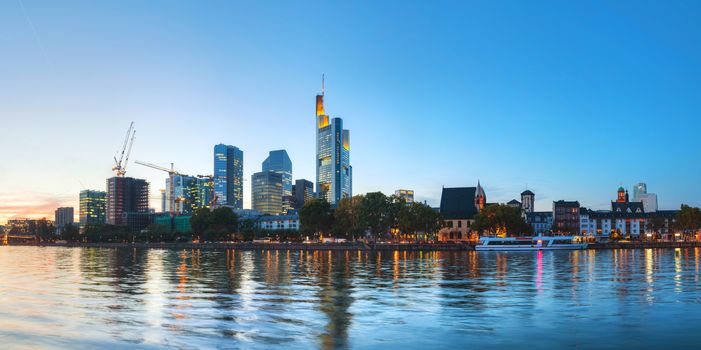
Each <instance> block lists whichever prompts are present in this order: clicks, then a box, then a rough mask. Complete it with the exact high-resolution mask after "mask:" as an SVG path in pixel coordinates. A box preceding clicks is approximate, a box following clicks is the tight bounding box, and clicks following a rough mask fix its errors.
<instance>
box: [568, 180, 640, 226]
mask: <svg viewBox="0 0 701 350" xmlns="http://www.w3.org/2000/svg"><path fill="white" fill-rule="evenodd" d="M638 185H640V184H638ZM638 185H636V188H635V189H634V190H639V189H640V188H639V187H638ZM640 195H642V193H638V196H640ZM649 218H650V215H649V214H647V213H646V212H645V208H644V206H643V203H642V202H637V201H633V202H631V201H630V200H629V198H628V192H627V191H625V189H623V187H620V188H619V189H618V191H617V195H616V200H615V201H611V210H590V209H586V208H581V210H580V230H579V234H580V235H582V236H595V237H608V236H610V235H612V234H618V235H620V236H621V237H626V238H635V237H639V236H640V235H642V234H643V233H644V232H645V228H646V222H647V221H648V219H649Z"/></svg>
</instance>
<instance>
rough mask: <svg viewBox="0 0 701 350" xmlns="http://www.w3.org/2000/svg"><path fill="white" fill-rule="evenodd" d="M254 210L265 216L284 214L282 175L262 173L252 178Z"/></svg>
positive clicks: (270, 172)
mask: <svg viewBox="0 0 701 350" xmlns="http://www.w3.org/2000/svg"><path fill="white" fill-rule="evenodd" d="M251 182H252V184H251V189H252V196H251V199H252V202H253V203H252V204H253V210H256V211H258V212H260V213H263V214H270V215H279V214H284V212H283V208H282V175H281V174H279V173H276V172H274V171H261V172H259V173H255V174H253V176H251Z"/></svg>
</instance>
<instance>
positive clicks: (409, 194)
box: [394, 190, 414, 204]
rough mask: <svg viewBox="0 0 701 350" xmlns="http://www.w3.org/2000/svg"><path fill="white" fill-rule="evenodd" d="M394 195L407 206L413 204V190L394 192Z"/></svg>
mask: <svg viewBox="0 0 701 350" xmlns="http://www.w3.org/2000/svg"><path fill="white" fill-rule="evenodd" d="M394 195H395V196H396V197H399V198H401V199H404V201H405V202H406V203H407V204H412V203H414V190H396V191H394Z"/></svg>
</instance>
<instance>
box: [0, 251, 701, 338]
mask: <svg viewBox="0 0 701 350" xmlns="http://www.w3.org/2000/svg"><path fill="white" fill-rule="evenodd" d="M700 254H701V250H699V249H677V250H653V249H650V250H612V251H575V252H540V253H538V252H533V253H530V252H525V253H523V252H521V253H516V252H513V253H506V252H505V253H496V252H484V253H476V252H387V253H373V252H357V251H353V252H304V251H292V252H285V251H262V252H242V251H221V252H211V251H197V250H192V251H191V250H188V251H174V250H132V249H92V248H91V249H87V248H86V249H82V248H36V247H0V348H2V349H6V348H9V349H14V348H18V349H26V348H29V349H34V348H42V349H82V348H84V349H94V348H102V349H107V348H109V349H120V348H123V349H132V348H135V347H138V348H153V349H161V348H179V349H206V348H212V349H270V348H281V349H310V348H320V349H345V348H358V349H366V348H367V349H370V348H385V349H430V348H433V349H455V348H467V347H470V348H480V349H483V348H486V349H490V348H492V349H501V348H509V347H524V346H525V347H527V348H529V349H532V348H535V349H551V348H583V349H619V348H637V349H657V348H668V347H670V346H672V345H673V346H674V348H676V349H686V348H688V349H694V348H698V347H697V344H698V343H699V341H701V333H700V332H699V331H698V328H699V326H701V288H700V286H701V284H700V282H699V277H700V273H699V267H700V265H701V257H700Z"/></svg>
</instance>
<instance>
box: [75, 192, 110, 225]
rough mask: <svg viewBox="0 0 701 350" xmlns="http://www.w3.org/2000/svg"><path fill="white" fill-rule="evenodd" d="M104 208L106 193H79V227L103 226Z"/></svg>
mask: <svg viewBox="0 0 701 350" xmlns="http://www.w3.org/2000/svg"><path fill="white" fill-rule="evenodd" d="M106 206H107V193H105V192H103V191H93V190H83V191H80V206H79V207H78V215H79V217H80V226H85V225H86V224H91V225H95V224H104V223H105V211H106Z"/></svg>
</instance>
